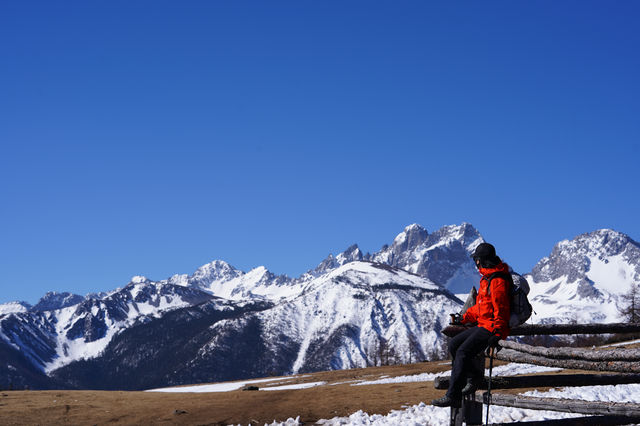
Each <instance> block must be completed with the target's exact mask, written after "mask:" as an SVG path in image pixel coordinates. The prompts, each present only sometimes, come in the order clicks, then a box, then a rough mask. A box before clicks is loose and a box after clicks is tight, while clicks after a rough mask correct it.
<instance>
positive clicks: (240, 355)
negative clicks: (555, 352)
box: [0, 223, 640, 389]
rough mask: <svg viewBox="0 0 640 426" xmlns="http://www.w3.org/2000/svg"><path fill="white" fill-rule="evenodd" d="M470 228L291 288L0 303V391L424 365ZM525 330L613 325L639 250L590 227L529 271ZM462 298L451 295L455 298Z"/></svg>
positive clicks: (166, 283)
mask: <svg viewBox="0 0 640 426" xmlns="http://www.w3.org/2000/svg"><path fill="white" fill-rule="evenodd" d="M483 241H484V239H483V238H482V236H481V235H480V233H479V232H478V231H477V230H476V229H475V228H474V227H473V226H472V225H470V224H467V223H463V224H462V225H452V226H445V227H442V228H440V229H438V230H437V231H435V232H432V233H428V232H427V230H425V229H424V228H423V227H421V226H420V225H417V224H413V225H410V226H408V227H406V228H405V229H404V230H403V231H402V232H401V233H400V234H398V236H396V238H395V239H394V240H393V242H392V243H391V244H390V245H385V246H383V247H382V248H381V250H380V251H378V252H376V253H373V254H369V253H366V254H365V253H363V252H362V251H361V250H360V249H359V248H358V246H357V245H353V246H351V247H349V248H347V249H346V250H345V251H343V252H342V253H340V254H338V255H336V256H333V255H329V256H328V257H327V258H326V259H324V260H323V261H322V262H320V264H319V265H318V266H317V267H316V268H314V269H311V270H309V271H307V272H306V273H304V274H302V275H301V276H300V277H297V278H290V277H287V276H285V275H276V274H273V273H272V272H270V271H269V270H267V269H266V268H265V267H258V268H255V269H252V270H250V271H248V272H243V271H240V270H238V269H236V268H234V267H233V266H231V265H229V264H228V263H226V262H224V261H221V260H216V261H213V262H211V263H208V264H206V265H203V266H202V267H200V268H198V269H197V270H196V271H195V272H194V273H193V274H191V275H187V274H183V275H174V276H172V277H169V278H167V279H165V280H161V281H153V280H150V279H148V278H146V277H141V276H137V277H133V278H132V279H131V281H130V282H129V283H128V284H127V285H125V286H124V287H122V288H119V289H116V290H114V291H110V292H107V293H100V294H91V295H87V296H79V295H74V294H70V293H47V294H46V295H45V296H44V297H43V298H42V299H41V300H40V301H39V302H38V303H37V304H36V305H34V306H30V305H28V304H26V303H22V302H12V303H8V304H4V305H0V360H3V361H5V362H1V363H0V387H10V386H11V387H15V388H24V387H30V388H43V389H46V388H81V389H82V388H84V389H86V388H91V389H147V388H152V387H162V386H170V385H178V384H186V383H202V382H211V381H222V380H235V379H244V378H251V377H257V376H267V375H281V374H290V373H304V372H310V371H319V370H326V369H341V368H353V367H365V366H371V365H378V364H381V363H395V362H414V361H418V360H431V359H436V358H439V357H442V356H444V355H445V350H444V341H445V339H444V337H443V336H442V334H441V330H442V328H443V327H445V326H446V324H447V323H448V314H449V313H451V312H455V311H457V310H459V309H460V307H461V305H462V301H461V300H460V298H459V297H463V296H462V294H463V293H466V292H468V291H469V289H470V287H471V285H473V284H475V283H477V282H478V279H479V275H478V272H477V270H476V268H475V266H474V264H473V261H472V260H471V258H470V254H471V253H472V252H473V250H474V249H475V247H477V245H478V244H480V243H481V242H483ZM526 277H527V279H528V280H529V282H530V284H531V293H530V296H529V298H530V300H531V303H532V305H533V307H534V311H535V314H534V315H533V317H532V318H531V319H530V322H540V323H545V322H569V321H577V322H614V321H618V320H619V319H620V317H619V313H618V309H617V307H618V305H619V304H620V302H621V297H622V296H621V295H622V294H623V293H624V292H625V291H626V290H627V289H628V287H629V286H630V285H631V284H638V283H640V245H639V244H638V243H637V242H635V241H633V240H632V239H631V238H629V237H628V236H626V235H624V234H622V233H619V232H616V231H612V230H598V231H595V232H592V233H588V234H583V235H580V236H578V237H576V238H575V239H573V240H571V241H561V242H560V243H558V244H557V245H556V246H555V247H554V248H553V251H552V252H551V254H550V255H549V256H548V257H545V258H544V259H542V260H540V262H539V263H538V264H537V265H536V266H535V267H534V269H533V270H532V271H531V272H530V273H529V274H527V275H526ZM456 294H458V295H459V297H457V296H456Z"/></svg>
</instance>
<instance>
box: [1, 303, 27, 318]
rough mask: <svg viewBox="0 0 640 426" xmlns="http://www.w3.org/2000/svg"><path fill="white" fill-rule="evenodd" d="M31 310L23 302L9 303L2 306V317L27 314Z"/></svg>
mask: <svg viewBox="0 0 640 426" xmlns="http://www.w3.org/2000/svg"><path fill="white" fill-rule="evenodd" d="M28 310H29V308H28V307H27V306H25V304H24V303H23V302H9V303H3V304H1V305H0V316H2V315H8V314H13V313H20V312H27V311H28Z"/></svg>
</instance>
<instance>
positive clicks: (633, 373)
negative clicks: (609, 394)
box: [434, 324, 640, 426]
mask: <svg viewBox="0 0 640 426" xmlns="http://www.w3.org/2000/svg"><path fill="white" fill-rule="evenodd" d="M463 330H465V327H463V326H453V325H452V326H449V327H447V328H445V329H444V330H443V333H444V334H445V335H447V336H449V337H452V336H455V335H456V334H458V333H460V332H461V331H463ZM638 332H640V324H533V325H523V326H520V327H516V328H513V329H512V330H511V335H512V336H551V335H561V334H617V333H638ZM500 346H501V347H502V349H501V350H500V351H499V352H498V353H497V354H496V355H495V359H498V360H502V361H508V362H517V363H526V364H535V365H542V366H547V367H558V368H563V369H574V370H587V371H597V372H607V373H617V374H597V373H594V374H562V373H555V374H541V375H535V376H525V377H493V378H492V379H491V390H492V392H491V394H492V395H491V405H500V406H506V407H516V408H525V409H534V410H549V411H560V412H565V413H579V414H584V415H587V416H583V417H578V418H573V419H562V420H559V421H555V420H546V421H537V422H520V424H525V425H538V424H540V425H553V424H562V425H582V424H585V425H586V424H588V425H594V424H597V425H624V424H635V423H639V422H640V404H630V403H619V402H601V401H596V402H592V401H582V400H571V399H559V398H537V397H527V396H522V395H510V394H504V393H499V392H497V393H496V392H494V390H499V389H523V388H539V387H557V386H593V385H617V384H629V383H640V349H620V348H613V349H608V350H595V349H585V348H546V347H541V346H531V345H526V344H523V343H517V342H514V341H506V340H501V341H500ZM484 365H485V359H484V354H481V355H480V356H479V357H478V358H477V359H476V360H475V367H474V373H473V375H474V376H475V378H476V380H477V382H478V383H480V387H479V389H487V385H488V379H487V378H485V377H484ZM434 384H435V387H436V389H447V388H448V386H449V377H439V378H437V379H436V380H435V382H434ZM486 402H487V393H486V392H485V393H484V394H482V395H476V394H472V395H468V396H466V397H465V398H464V400H463V403H462V407H461V408H452V409H451V421H450V422H451V423H450V424H451V425H456V426H457V425H462V424H463V422H464V423H466V424H468V425H477V424H482V419H483V418H482V407H483V403H486Z"/></svg>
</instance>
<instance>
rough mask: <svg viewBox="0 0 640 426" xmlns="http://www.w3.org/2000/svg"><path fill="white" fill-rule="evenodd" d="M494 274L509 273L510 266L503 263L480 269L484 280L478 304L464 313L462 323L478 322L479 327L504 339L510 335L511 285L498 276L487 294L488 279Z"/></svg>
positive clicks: (479, 292) (481, 280) (477, 299)
mask: <svg viewBox="0 0 640 426" xmlns="http://www.w3.org/2000/svg"><path fill="white" fill-rule="evenodd" d="M494 272H507V273H509V266H508V265H507V264H506V263H501V264H500V265H498V266H497V267H495V268H480V274H481V275H482V278H481V279H480V290H479V291H478V297H476V304H475V305H473V306H472V307H470V308H469V309H467V312H465V313H464V316H463V317H462V323H463V324H468V323H474V322H477V323H478V326H479V327H482V328H484V329H486V330H489V331H490V332H492V333H494V334H497V335H498V336H500V338H502V339H504V338H506V337H507V336H508V335H509V318H511V311H510V304H511V303H510V297H509V290H510V289H509V285H510V283H509V282H508V281H506V280H505V279H504V278H502V277H500V276H497V277H495V278H493V279H492V280H491V288H490V292H489V294H487V286H488V282H487V280H486V277H487V276H489V275H491V274H493V273H494Z"/></svg>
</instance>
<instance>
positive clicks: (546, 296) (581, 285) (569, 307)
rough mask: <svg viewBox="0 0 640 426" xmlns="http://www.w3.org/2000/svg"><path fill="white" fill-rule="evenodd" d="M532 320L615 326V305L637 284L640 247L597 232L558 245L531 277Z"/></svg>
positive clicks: (639, 280) (624, 237)
mask: <svg viewBox="0 0 640 426" xmlns="http://www.w3.org/2000/svg"><path fill="white" fill-rule="evenodd" d="M527 279H528V280H529V282H530V284H531V293H530V294H529V299H530V301H531V304H532V305H533V308H534V311H536V314H535V315H534V316H533V317H532V321H533V322H539V323H547V322H556V323H566V322H573V321H577V322H578V323H590V322H617V321H619V320H620V319H621V318H620V315H619V313H618V308H617V306H618V305H619V304H620V303H622V302H623V300H622V299H621V296H622V295H623V294H624V293H625V292H626V291H628V289H629V286H630V285H631V284H632V283H636V284H637V283H640V245H639V244H638V243H637V242H635V241H633V240H632V239H631V238H629V237H628V236H627V235H624V234H622V233H620V232H616V231H612V230H609V229H601V230H598V231H594V232H591V233H587V234H582V235H579V236H577V237H576V238H574V239H573V240H571V241H568V240H565V241H561V242H559V243H558V244H557V245H556V246H555V247H554V248H553V251H552V252H551V254H550V255H549V256H548V257H545V258H544V259H542V260H541V261H540V262H539V263H538V264H537V265H536V266H535V267H534V268H533V271H532V272H531V274H528V275H527Z"/></svg>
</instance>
